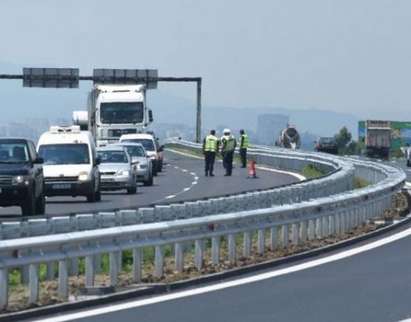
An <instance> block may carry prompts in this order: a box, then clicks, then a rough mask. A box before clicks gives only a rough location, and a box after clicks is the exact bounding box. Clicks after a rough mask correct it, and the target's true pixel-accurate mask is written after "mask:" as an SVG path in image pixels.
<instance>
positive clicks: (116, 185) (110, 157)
mask: <svg viewBox="0 0 411 322" xmlns="http://www.w3.org/2000/svg"><path fill="white" fill-rule="evenodd" d="M97 156H98V158H99V159H100V165H99V171H100V184H101V189H102V190H123V189H125V190H127V193H128V194H135V193H136V192H137V173H136V171H135V169H134V166H133V164H132V162H131V157H130V156H129V154H128V153H127V152H126V150H125V148H123V147H122V146H113V145H109V146H106V147H101V148H97Z"/></svg>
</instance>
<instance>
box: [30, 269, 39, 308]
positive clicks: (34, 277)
mask: <svg viewBox="0 0 411 322" xmlns="http://www.w3.org/2000/svg"><path fill="white" fill-rule="evenodd" d="M38 299H39V265H38V264H30V265H29V304H35V303H37V302H38Z"/></svg>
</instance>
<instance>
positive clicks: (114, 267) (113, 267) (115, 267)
mask: <svg viewBox="0 0 411 322" xmlns="http://www.w3.org/2000/svg"><path fill="white" fill-rule="evenodd" d="M119 253H121V252H120V251H114V252H110V254H109V261H110V285H111V286H117V283H118V273H119V270H120V265H119V264H120V263H119V260H118V259H119V256H120V254H119Z"/></svg>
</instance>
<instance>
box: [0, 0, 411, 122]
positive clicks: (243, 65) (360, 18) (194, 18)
mask: <svg viewBox="0 0 411 322" xmlns="http://www.w3.org/2000/svg"><path fill="white" fill-rule="evenodd" d="M0 30H1V33H0V35H1V37H0V52H1V55H0V62H5V63H11V64H14V65H16V66H17V67H18V68H17V70H16V71H17V72H19V71H20V67H22V66H57V67H80V70H81V71H82V72H83V74H84V73H88V72H90V71H91V70H92V68H93V67H117V68H158V69H159V72H160V75H162V76H202V77H203V78H204V97H203V98H204V104H205V105H226V106H227V105H228V106H246V107H251V106H284V107H316V108H321V109H329V110H334V111H341V112H343V111H345V112H349V113H355V114H357V115H359V116H362V117H370V118H375V117H387V118H391V119H408V120H409V119H411V115H410V113H409V111H410V106H411V91H410V90H409V88H410V86H411V63H410V62H411V41H410V31H411V1H409V0H386V1H381V0H334V1H332V0H329V1H326V0H323V1H319V0H300V1H293V0H282V1H276V0H267V1H258V0H255V1H249V0H248V1H242V0H207V1H200V0H192V1H189V0H185V1H183V0H180V1H175V0H163V1H155V0H146V1H138V0H130V1H127V0H123V1H122V0H116V1H102V0H98V1H88V0H79V1H72V0H71V1H57V0H55V1H40V0H36V1H32V0H27V1H19V0H0ZM0 72H1V71H0ZM163 88H164V89H166V90H167V91H170V92H171V93H173V94H175V95H181V96H184V97H189V98H192V97H193V95H192V94H193V91H192V90H191V88H189V89H186V90H181V88H182V86H173V87H171V86H167V87H166V86H163Z"/></svg>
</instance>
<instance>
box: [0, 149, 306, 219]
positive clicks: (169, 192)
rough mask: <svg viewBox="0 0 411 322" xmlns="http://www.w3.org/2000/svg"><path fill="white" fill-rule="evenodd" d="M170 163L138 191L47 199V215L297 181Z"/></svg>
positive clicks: (16, 211) (184, 161)
mask: <svg viewBox="0 0 411 322" xmlns="http://www.w3.org/2000/svg"><path fill="white" fill-rule="evenodd" d="M165 159H166V162H167V165H166V166H165V167H164V168H163V169H164V170H163V172H161V173H159V175H158V176H157V177H155V179H154V180H155V181H154V186H152V187H144V186H139V188H138V193H137V194H135V195H127V194H126V193H125V192H123V191H118V192H103V194H102V201H101V202H98V203H88V202H86V199H85V198H84V197H77V198H72V197H52V198H48V199H47V208H46V213H47V215H48V216H55V215H67V214H73V213H90V212H96V211H104V210H112V209H122V208H129V209H130V208H137V207H141V206H144V205H150V204H154V203H161V202H178V201H184V200H191V199H199V198H204V197H212V196H220V195H225V194H233V193H238V192H241V191H250V190H255V189H263V188H270V187H274V186H279V185H284V184H288V183H292V182H297V181H298V179H297V178H296V177H294V176H291V175H288V174H281V173H276V172H269V171H261V172H260V173H258V175H259V178H258V179H247V170H246V169H241V168H238V167H237V168H235V169H234V171H233V176H232V177H224V176H223V174H224V171H223V168H222V164H221V162H216V170H215V175H216V176H215V177H205V176H204V162H203V160H199V159H194V158H189V157H186V156H182V155H179V154H175V153H172V152H166V156H165ZM20 213H21V211H20V208H18V207H7V208H0V218H1V217H2V218H4V219H7V218H16V217H19V216H20Z"/></svg>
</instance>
